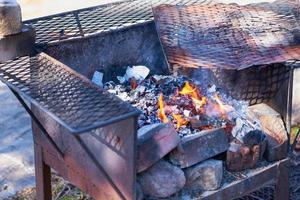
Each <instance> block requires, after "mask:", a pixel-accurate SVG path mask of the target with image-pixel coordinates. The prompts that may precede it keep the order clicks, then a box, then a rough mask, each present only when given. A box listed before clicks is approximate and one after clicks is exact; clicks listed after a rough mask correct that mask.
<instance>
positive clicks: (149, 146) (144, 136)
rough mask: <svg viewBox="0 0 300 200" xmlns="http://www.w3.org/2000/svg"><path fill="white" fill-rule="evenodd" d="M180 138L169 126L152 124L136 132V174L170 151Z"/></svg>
mask: <svg viewBox="0 0 300 200" xmlns="http://www.w3.org/2000/svg"><path fill="white" fill-rule="evenodd" d="M179 142H180V137H179V135H178V134H177V132H176V130H175V129H174V128H173V126H172V125H170V124H153V125H148V126H144V127H142V128H140V129H139V130H138V167H137V168H138V169H137V170H138V172H142V171H144V170H146V169H148V168H149V167H151V166H152V165H153V164H154V163H156V162H157V161H159V160H160V159H161V158H162V157H164V156H165V155H167V154H168V153H169V152H170V151H172V150H173V149H174V148H175V147H176V146H177V145H178V143H179Z"/></svg>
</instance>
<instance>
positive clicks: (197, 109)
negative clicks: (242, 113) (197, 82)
mask: <svg viewBox="0 0 300 200" xmlns="http://www.w3.org/2000/svg"><path fill="white" fill-rule="evenodd" d="M183 96H185V97H183ZM169 100H171V101H173V102H176V100H179V102H181V103H179V104H177V105H176V104H175V105H174V106H169V105H166V107H167V108H168V112H167V113H166V111H165V107H164V106H165V103H164V101H163V96H162V94H161V95H160V97H159V102H158V105H159V111H158V117H159V119H160V120H161V121H162V122H164V123H168V122H169V119H168V115H169V114H170V115H171V116H172V117H173V119H174V123H176V127H177V130H179V129H180V128H181V127H182V126H186V125H188V124H189V120H188V119H187V118H188V117H189V114H188V115H187V116H186V115H185V117H186V118H184V117H182V114H184V113H178V112H177V111H178V110H182V109H184V110H185V111H186V113H187V112H188V113H191V112H193V114H194V115H201V116H208V117H212V118H215V117H219V118H222V119H224V120H227V119H228V116H227V114H228V113H229V112H232V111H234V108H233V107H232V106H229V105H226V104H224V103H223V101H222V100H221V98H220V96H219V95H218V94H217V93H216V92H215V94H213V95H209V96H203V95H202V94H201V93H200V90H199V89H198V88H197V87H196V86H194V84H191V83H189V82H185V83H184V86H183V87H182V89H178V88H177V90H176V93H175V95H174V96H169ZM182 102H184V103H183V104H182ZM189 104H190V105H189ZM174 107H175V109H173V110H172V109H171V108H174ZM170 109H171V110H170ZM186 109H188V110H186ZM169 117H170V116H169ZM201 127H202V129H210V128H212V126H211V125H203V126H201ZM204 127H205V128H204Z"/></svg>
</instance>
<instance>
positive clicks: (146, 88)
mask: <svg viewBox="0 0 300 200" xmlns="http://www.w3.org/2000/svg"><path fill="white" fill-rule="evenodd" d="M124 77H125V76H124ZM118 79H119V80H122V81H120V84H116V83H114V82H112V81H110V82H107V83H106V84H104V88H105V89H107V90H108V91H109V92H111V93H114V94H116V95H117V96H118V97H120V98H121V99H122V100H124V101H127V102H129V103H131V104H132V105H133V106H135V107H137V108H138V109H140V110H141V111H142V113H143V114H142V115H141V116H140V117H139V120H138V124H139V127H142V126H144V125H148V124H154V123H172V124H173V125H174V127H175V128H176V129H177V131H178V133H179V134H180V135H181V136H185V135H190V134H193V133H196V132H199V131H201V130H206V129H212V128H220V127H226V128H227V129H228V131H230V132H231V131H232V130H234V134H236V135H237V134H241V133H239V131H240V130H243V129H245V130H247V131H249V129H248V128H250V129H256V128H257V127H258V125H257V124H256V123H254V122H251V121H249V120H248V118H247V111H248V104H247V103H246V102H244V101H238V100H235V99H233V98H231V97H229V96H227V95H225V93H224V92H223V91H222V89H221V88H218V87H217V86H215V85H213V84H199V83H196V82H193V80H190V79H189V78H187V77H184V76H177V77H175V76H159V75H154V76H150V77H149V76H148V78H143V79H136V78H135V77H132V76H131V77H126V80H125V79H122V77H119V78H118ZM241 121H242V123H241ZM248 121H249V122H248ZM236 122H238V125H241V126H242V127H239V128H236V127H235V126H236V125H237V123H236ZM233 127H235V129H232V128H233ZM245 127H248V128H245ZM229 129H230V130H229Z"/></svg>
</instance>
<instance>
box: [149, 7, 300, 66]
mask: <svg viewBox="0 0 300 200" xmlns="http://www.w3.org/2000/svg"><path fill="white" fill-rule="evenodd" d="M153 12H154V19H155V23H156V27H157V31H158V35H159V38H160V40H161V42H162V46H163V48H164V51H165V54H166V56H167V59H168V62H169V64H170V65H171V67H174V68H176V67H192V68H197V67H208V68H226V69H244V68H247V67H249V66H253V65H262V64H270V63H275V62H284V61H287V60H290V59H297V58H300V46H299V45H297V43H296V39H295V35H294V32H296V31H297V29H298V26H297V25H298V22H297V20H296V18H295V16H294V15H291V14H287V15H280V14H277V13H274V12H271V11H270V10H268V9H265V8H260V7H255V6H239V5H237V4H214V5H200V4H197V5H189V6H174V5H166V4H164V5H159V6H157V7H154V9H153Z"/></svg>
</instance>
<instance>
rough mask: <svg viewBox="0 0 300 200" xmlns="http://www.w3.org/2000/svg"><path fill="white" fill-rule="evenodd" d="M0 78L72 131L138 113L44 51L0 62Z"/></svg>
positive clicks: (76, 131) (81, 131)
mask: <svg viewBox="0 0 300 200" xmlns="http://www.w3.org/2000/svg"><path fill="white" fill-rule="evenodd" d="M0 80H2V81H3V82H5V83H6V84H7V85H9V86H10V87H11V88H12V89H13V90H15V91H16V92H17V93H19V94H21V95H24V96H25V97H27V98H28V99H29V100H30V101H31V102H32V103H34V104H36V105H37V106H38V107H39V108H41V109H42V110H44V111H45V112H47V113H49V114H50V115H51V116H52V117H53V118H54V119H56V120H57V121H58V122H59V123H60V124H62V125H63V126H64V127H66V128H67V129H68V130H69V131H70V132H72V133H83V132H87V131H90V130H92V129H95V128H98V127H101V126H105V125H107V124H110V123H114V122H117V121H120V120H123V119H126V118H127V117H130V116H136V115H138V114H139V111H137V110H136V109H135V108H133V107H132V106H131V105H129V104H128V103H126V102H123V101H122V100H120V99H119V98H118V97H116V96H114V95H111V94H109V93H108V92H106V91H104V90H102V89H100V88H99V87H97V86H95V85H94V84H93V83H91V82H90V81H89V80H88V79H87V78H85V77H83V76H81V75H79V74H77V73H76V72H75V71H73V70H71V69H70V68H68V67H67V66H65V65H63V64H61V63H59V62H58V61H56V60H55V59H53V58H51V57H50V56H47V55H46V54H44V53H40V54H37V55H35V56H32V57H30V56H25V57H20V58H17V59H15V60H12V61H8V62H6V63H2V64H0Z"/></svg>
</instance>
